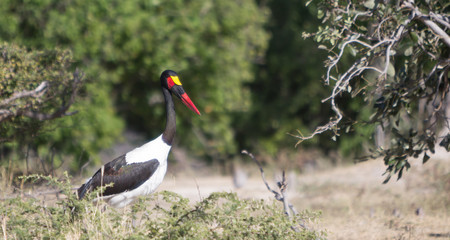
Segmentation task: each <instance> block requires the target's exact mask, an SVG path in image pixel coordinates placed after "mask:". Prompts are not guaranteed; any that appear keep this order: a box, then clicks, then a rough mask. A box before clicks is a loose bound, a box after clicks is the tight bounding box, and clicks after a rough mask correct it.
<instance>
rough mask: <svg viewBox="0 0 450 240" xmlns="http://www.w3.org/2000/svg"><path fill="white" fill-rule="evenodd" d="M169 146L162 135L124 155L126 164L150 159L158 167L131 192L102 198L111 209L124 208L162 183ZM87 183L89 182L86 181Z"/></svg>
mask: <svg viewBox="0 0 450 240" xmlns="http://www.w3.org/2000/svg"><path fill="white" fill-rule="evenodd" d="M170 149H171V146H170V145H168V144H167V143H165V142H164V141H163V139H162V135H160V136H159V137H157V138H156V139H154V140H153V141H150V142H148V143H146V144H144V145H142V146H141V147H138V148H135V149H134V150H132V151H131V152H128V153H127V154H126V155H125V160H126V161H127V164H131V163H139V162H145V161H149V160H152V159H157V160H158V161H159V166H158V168H157V169H156V171H155V173H153V175H152V176H151V177H150V178H149V179H148V180H147V181H145V182H144V183H143V184H142V185H141V186H139V187H138V188H136V189H133V190H131V191H126V192H122V193H118V194H114V195H111V196H106V197H103V200H105V201H106V202H107V203H109V204H110V205H111V206H113V207H118V208H121V207H125V206H126V205H128V204H130V203H131V202H132V201H133V200H134V199H136V198H137V197H139V196H142V195H148V194H151V193H152V192H154V191H155V190H156V188H158V186H159V185H160V184H161V183H162V181H163V179H164V176H165V175H166V171H167V157H168V156H169V152H170ZM88 181H89V180H88Z"/></svg>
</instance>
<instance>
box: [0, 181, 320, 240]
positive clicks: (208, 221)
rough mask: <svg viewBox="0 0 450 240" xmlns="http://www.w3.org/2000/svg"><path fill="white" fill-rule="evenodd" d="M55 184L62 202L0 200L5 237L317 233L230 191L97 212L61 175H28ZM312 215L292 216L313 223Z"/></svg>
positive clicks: (156, 198) (162, 196) (165, 195)
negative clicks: (295, 228)
mask: <svg viewBox="0 0 450 240" xmlns="http://www.w3.org/2000/svg"><path fill="white" fill-rule="evenodd" d="M26 179H34V180H37V179H43V180H45V181H48V183H49V184H51V185H53V186H57V188H58V189H61V190H62V193H63V194H64V195H66V197H67V198H66V199H64V200H59V201H57V203H56V204H53V205H52V204H50V205H47V204H45V205H44V206H43V205H42V203H40V202H39V201H38V200H37V199H27V200H23V199H20V198H12V199H8V200H6V201H2V202H0V216H1V219H2V221H1V222H2V224H1V226H0V229H1V232H2V233H3V236H5V235H6V236H7V237H8V238H19V239H30V238H40V239H42V238H52V239H53V238H57V239H59V238H76V239H92V238H95V239H98V238H111V237H113V238H117V239H124V238H127V239H130V238H131V239H142V238H152V239H180V238H183V239H230V238H233V239H280V238H282V239H318V238H321V237H323V236H324V233H322V232H316V231H312V230H303V231H300V232H295V231H293V230H292V229H291V226H292V224H295V223H293V222H290V221H288V220H287V217H286V216H285V215H284V212H283V211H282V207H281V206H280V204H278V205H277V204H275V203H274V202H265V201H263V200H242V199H239V198H238V197H237V196H236V195H235V194H233V193H225V192H222V193H212V194H211V195H210V196H209V197H207V198H205V199H203V200H201V201H200V202H197V203H191V202H189V200H188V199H186V198H183V197H182V196H180V195H178V194H176V193H173V192H167V191H164V192H161V193H158V194H154V195H152V196H151V197H147V198H140V199H139V200H138V201H137V202H136V203H135V204H133V205H131V206H130V207H127V208H124V209H112V208H107V209H106V211H102V210H101V209H102V208H104V207H105V206H104V205H103V204H100V205H93V204H92V202H91V201H87V200H85V199H84V200H81V201H78V200H76V197H75V195H74V194H73V192H72V191H71V190H70V188H71V184H70V181H69V178H68V177H67V174H66V175H65V180H64V181H60V180H57V179H55V178H52V177H45V176H38V175H33V176H30V177H26ZM317 216H318V215H317V214H315V213H309V212H303V213H301V214H299V215H298V216H296V217H297V218H301V219H303V220H308V221H313V220H314V219H315V218H317Z"/></svg>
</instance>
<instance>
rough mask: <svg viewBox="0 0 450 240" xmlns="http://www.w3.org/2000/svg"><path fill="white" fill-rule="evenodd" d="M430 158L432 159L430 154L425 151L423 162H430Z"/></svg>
mask: <svg viewBox="0 0 450 240" xmlns="http://www.w3.org/2000/svg"><path fill="white" fill-rule="evenodd" d="M429 159H430V156H428V155H427V153H425V154H424V155H423V159H422V164H424V163H426V162H428V160H429Z"/></svg>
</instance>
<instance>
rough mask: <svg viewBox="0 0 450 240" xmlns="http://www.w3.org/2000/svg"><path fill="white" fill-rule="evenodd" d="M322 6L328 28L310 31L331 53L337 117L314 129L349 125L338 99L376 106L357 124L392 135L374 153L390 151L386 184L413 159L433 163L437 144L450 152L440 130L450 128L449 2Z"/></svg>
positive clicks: (328, 0)
mask: <svg viewBox="0 0 450 240" xmlns="http://www.w3.org/2000/svg"><path fill="white" fill-rule="evenodd" d="M317 5H318V6H319V7H318V12H317V15H318V17H319V18H321V19H322V21H323V23H324V26H320V27H319V28H318V30H317V31H316V32H315V33H313V34H309V33H305V34H304V35H305V36H306V37H313V38H314V40H316V41H317V42H319V43H322V44H323V45H320V46H319V48H321V49H325V50H327V51H328V54H329V56H328V60H327V61H326V62H325V63H326V66H327V73H326V75H325V82H326V84H331V85H332V86H333V90H332V94H331V96H330V97H329V98H328V100H329V101H331V104H332V107H333V111H335V113H336V115H337V117H336V118H335V119H332V121H330V123H329V124H328V125H324V126H323V127H322V128H318V129H317V130H316V132H315V133H314V134H319V133H321V132H323V131H324V130H331V129H333V131H334V132H335V133H336V134H339V132H340V131H341V130H342V129H346V128H347V127H348V125H347V123H345V122H341V120H342V119H343V115H346V114H347V111H348V108H345V107H341V105H340V104H339V103H336V101H337V99H339V98H341V97H342V96H346V95H347V96H348V94H351V96H352V97H353V98H356V99H357V101H359V99H361V98H363V99H364V101H365V103H366V104H367V105H369V106H373V108H368V109H370V117H369V118H367V113H364V112H366V111H361V114H359V115H358V116H356V118H355V119H354V121H352V122H351V123H350V125H351V126H352V127H354V126H353V124H354V123H355V122H359V123H363V124H364V126H370V125H371V126H373V128H372V129H375V128H374V126H381V127H382V128H383V130H384V132H385V133H386V134H387V135H388V136H389V139H388V141H386V143H385V144H383V145H382V146H379V148H378V149H376V150H374V151H373V154H371V156H370V157H372V158H376V157H378V156H384V162H385V164H386V165H387V170H386V174H387V175H388V177H387V179H386V181H388V180H389V178H390V177H391V175H393V174H398V178H400V177H401V176H402V173H403V171H404V170H407V169H408V168H409V167H410V164H409V162H408V161H409V159H408V157H415V158H417V157H419V156H420V155H421V154H423V162H426V161H427V160H428V159H429V156H428V154H427V153H430V152H431V153H434V151H435V143H436V142H437V141H438V142H439V143H440V145H441V146H443V147H444V148H446V149H447V150H448V139H449V136H448V135H447V136H445V135H444V136H439V135H438V133H439V131H440V130H441V129H446V130H448V129H449V124H448V117H446V116H448V105H447V104H448V100H447V99H448V96H447V93H448V91H449V84H448V81H447V80H448V72H449V69H450V62H449V60H448V59H449V58H448V56H449V47H450V42H449V41H448V36H447V38H445V35H446V33H445V32H444V31H443V30H442V29H445V28H447V27H448V23H447V25H446V24H445V14H444V13H445V12H446V11H448V8H449V5H448V3H446V2H445V1H439V0H434V1H425V2H424V1H419V2H417V3H416V4H415V3H414V2H412V1H401V2H400V3H397V2H390V1H388V2H378V1H372V0H368V1H365V2H355V3H352V2H343V1H335V0H323V1H319V3H318V4H317ZM430 16H434V17H433V20H432V21H430V20H427V19H431V17H430ZM346 57H347V60H349V59H350V60H349V61H346V60H344V59H345V58H346ZM352 101H353V100H352ZM341 109H342V110H341ZM363 113H364V114H363ZM299 138H300V139H302V137H299ZM439 138H440V140H438V139H439Z"/></svg>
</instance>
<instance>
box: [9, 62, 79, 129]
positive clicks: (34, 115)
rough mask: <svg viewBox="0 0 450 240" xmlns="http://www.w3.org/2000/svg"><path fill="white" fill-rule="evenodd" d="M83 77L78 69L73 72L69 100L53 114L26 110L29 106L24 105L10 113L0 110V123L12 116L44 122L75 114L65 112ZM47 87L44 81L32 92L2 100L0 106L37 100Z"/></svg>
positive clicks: (17, 94) (21, 93)
mask: <svg viewBox="0 0 450 240" xmlns="http://www.w3.org/2000/svg"><path fill="white" fill-rule="evenodd" d="M83 76H84V74H83V73H81V72H80V71H79V70H78V69H77V70H75V72H74V73H73V79H72V85H71V92H70V98H69V100H68V101H67V102H66V103H64V101H63V105H62V106H61V107H60V108H59V109H57V110H56V111H55V112H53V113H43V112H37V111H32V110H28V109H27V108H29V107H30V105H26V107H25V108H22V109H18V110H16V111H11V110H9V109H0V122H2V121H4V120H6V119H8V118H10V117H13V116H22V115H23V116H26V117H29V118H33V119H37V120H39V121H44V120H51V119H55V118H59V117H63V116H70V115H73V114H76V113H77V112H76V111H75V112H67V110H68V109H69V108H70V106H71V105H72V104H73V103H74V102H75V98H76V96H77V93H78V90H79V89H80V86H81V79H82V78H83ZM48 86H49V83H48V82H47V81H44V82H42V83H41V84H40V85H39V86H38V87H37V88H35V89H33V90H30V91H22V92H19V93H14V94H13V96H12V97H10V98H8V99H5V100H3V101H2V102H1V103H0V106H8V105H9V106H11V105H15V104H14V101H16V100H18V99H21V98H25V97H33V98H36V99H39V98H41V97H42V96H43V95H44V93H45V92H46V91H47V89H48ZM62 97H63V98H64V97H66V96H65V95H64V96H62Z"/></svg>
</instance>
